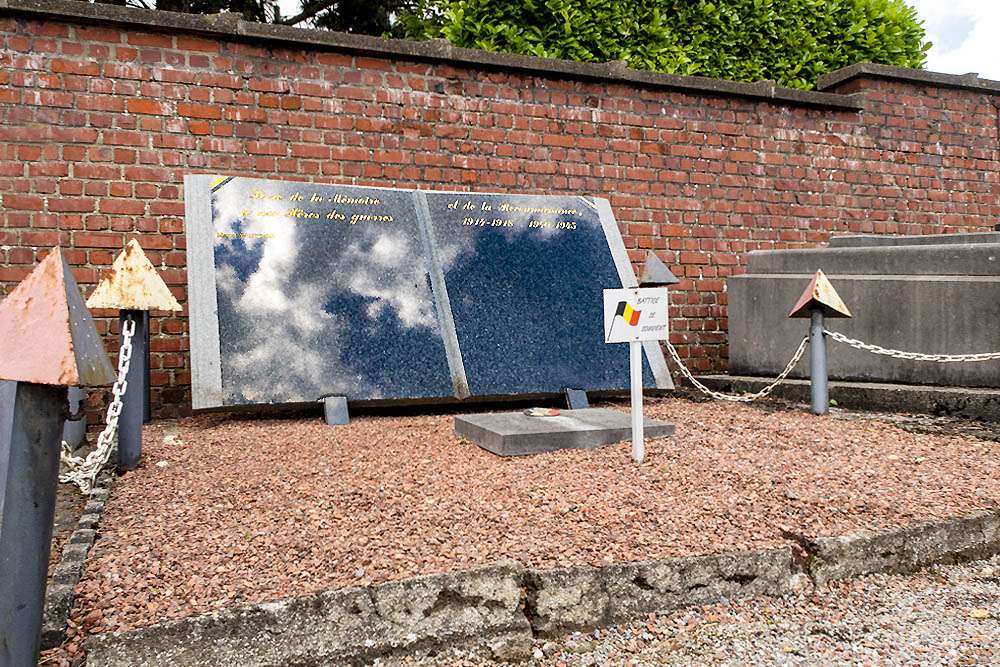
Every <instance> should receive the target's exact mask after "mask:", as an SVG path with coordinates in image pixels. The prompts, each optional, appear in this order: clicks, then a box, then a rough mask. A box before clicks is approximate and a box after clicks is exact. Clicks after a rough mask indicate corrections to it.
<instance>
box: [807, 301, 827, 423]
mask: <svg viewBox="0 0 1000 667" xmlns="http://www.w3.org/2000/svg"><path fill="white" fill-rule="evenodd" d="M823 329H824V326H823V309H822V308H813V309H812V314H811V322H810V326H809V394H810V397H811V399H812V412H813V414H816V415H825V414H826V413H828V412H829V411H830V390H829V387H828V381H827V370H826V338H825V337H824V336H823Z"/></svg>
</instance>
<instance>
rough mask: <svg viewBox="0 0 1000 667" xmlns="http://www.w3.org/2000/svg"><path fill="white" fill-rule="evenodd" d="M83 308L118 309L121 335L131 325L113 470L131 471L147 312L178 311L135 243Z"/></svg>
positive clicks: (137, 455) (143, 387) (145, 390)
mask: <svg viewBox="0 0 1000 667" xmlns="http://www.w3.org/2000/svg"><path fill="white" fill-rule="evenodd" d="M87 305H88V306H89V307H90V308H115V309H118V310H119V311H120V312H119V322H120V324H121V331H123V332H124V331H125V327H126V325H127V323H128V322H129V321H131V322H134V323H135V332H134V334H133V336H132V360H133V361H132V363H131V365H130V366H129V369H128V373H127V374H126V376H125V379H126V381H127V383H128V384H127V388H126V390H125V394H124V395H123V396H122V411H121V415H120V416H119V418H118V467H119V468H121V469H125V470H132V469H134V468H135V467H136V466H137V465H139V460H140V459H141V458H142V424H143V422H147V421H149V311H151V310H171V311H176V310H180V309H181V306H180V304H179V303H177V299H175V298H174V295H173V294H171V293H170V290H169V289H168V288H167V285H166V284H165V283H164V282H163V279H162V278H160V276H159V274H158V273H156V269H155V268H153V265H152V264H151V263H150V261H149V259H148V258H147V257H146V254H145V253H144V252H143V251H142V248H141V247H140V246H139V242H138V241H137V240H135V239H131V240H130V241H129V242H128V244H127V245H126V246H125V249H124V250H123V251H122V252H121V253H119V254H118V256H117V257H115V261H114V262H113V263H112V264H111V268H110V269H109V270H108V271H107V273H106V274H105V275H104V277H103V278H102V279H101V282H99V283H98V284H97V287H95V288H94V291H93V293H92V294H91V295H90V298H88V299H87Z"/></svg>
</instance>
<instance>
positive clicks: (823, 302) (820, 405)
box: [788, 270, 851, 415]
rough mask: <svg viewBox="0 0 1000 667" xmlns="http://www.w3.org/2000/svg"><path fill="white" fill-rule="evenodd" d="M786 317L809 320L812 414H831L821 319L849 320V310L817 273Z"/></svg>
mask: <svg viewBox="0 0 1000 667" xmlns="http://www.w3.org/2000/svg"><path fill="white" fill-rule="evenodd" d="M788 316H789V317H808V318H809V319H810V327H809V395H810V399H811V404H812V405H811V407H812V412H813V414H817V415H825V414H826V413H828V412H829V411H830V389H829V384H830V383H829V373H828V372H827V365H826V338H825V336H824V334H823V329H824V323H823V320H824V318H825V317H851V311H850V310H848V309H847V306H845V305H844V302H843V300H842V299H841V298H840V295H839V294H837V290H835V289H834V288H833V284H832V283H830V280H829V279H828V278H827V277H826V274H824V273H823V271H822V270H819V271H816V275H815V276H813V279H812V281H811V282H810V283H809V286H808V287H806V291H805V292H803V293H802V296H800V297H799V300H798V302H797V303H796V304H795V307H794V308H792V312H790V313H789V314H788Z"/></svg>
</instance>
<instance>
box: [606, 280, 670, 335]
mask: <svg viewBox="0 0 1000 667" xmlns="http://www.w3.org/2000/svg"><path fill="white" fill-rule="evenodd" d="M667 334H668V331H667V288H665V287H646V288H639V287H631V288H626V289H606V290H604V342H605V343H633V342H636V341H641V340H665V339H666V338H667Z"/></svg>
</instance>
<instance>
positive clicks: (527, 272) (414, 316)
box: [184, 176, 672, 409]
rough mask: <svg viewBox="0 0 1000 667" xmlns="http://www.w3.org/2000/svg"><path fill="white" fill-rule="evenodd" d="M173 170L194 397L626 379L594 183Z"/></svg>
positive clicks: (280, 398) (258, 399) (288, 397)
mask: <svg viewBox="0 0 1000 667" xmlns="http://www.w3.org/2000/svg"><path fill="white" fill-rule="evenodd" d="M184 182H185V202H186V218H187V248H188V302H189V312H190V326H191V364H192V394H193V403H194V408H195V409H202V408H212V407H222V406H235V405H247V404H270V403H311V402H315V401H318V400H321V399H322V398H324V397H327V396H344V397H346V398H347V399H348V400H352V401H355V400H362V401H376V400H401V401H407V400H409V401H422V400H432V399H441V398H450V399H452V400H454V399H455V398H466V397H469V396H507V395H526V394H555V393H562V392H563V391H564V389H566V388H567V387H572V388H582V389H586V390H588V391H608V390H621V389H626V388H628V386H629V373H628V354H627V351H626V350H624V349H619V347H620V346H613V345H605V344H604V334H603V330H602V290H603V289H605V288H609V287H632V286H635V285H636V281H635V276H634V274H633V272H632V268H631V265H630V264H629V261H628V257H627V255H626V253H625V247H624V245H623V243H622V240H621V237H620V235H619V232H618V227H617V224H616V223H615V221H614V218H613V216H612V214H611V208H610V206H609V205H608V204H607V202H606V201H604V200H602V199H594V198H586V197H566V196H534V195H507V194H478V193H458V192H423V191H415V190H400V189H391V188H366V187H359V186H347V185H328V184H317V183H301V182H288V181H271V180H260V179H251V178H240V177H233V178H230V177H214V176H187V177H185V181H184ZM645 350H646V360H647V361H646V363H647V367H646V370H647V373H646V376H647V377H648V378H650V381H649V385H648V386H655V387H660V388H672V384H671V381H670V375H669V373H668V372H667V368H666V364H665V362H664V360H663V355H662V352H661V351H660V348H659V346H658V345H656V344H655V343H653V344H650V345H647V346H646V347H645Z"/></svg>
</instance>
